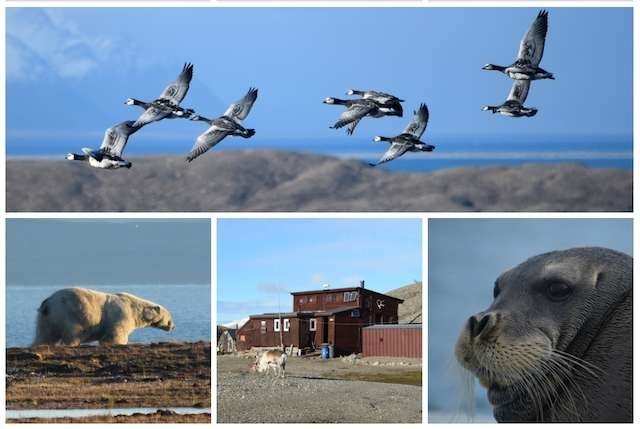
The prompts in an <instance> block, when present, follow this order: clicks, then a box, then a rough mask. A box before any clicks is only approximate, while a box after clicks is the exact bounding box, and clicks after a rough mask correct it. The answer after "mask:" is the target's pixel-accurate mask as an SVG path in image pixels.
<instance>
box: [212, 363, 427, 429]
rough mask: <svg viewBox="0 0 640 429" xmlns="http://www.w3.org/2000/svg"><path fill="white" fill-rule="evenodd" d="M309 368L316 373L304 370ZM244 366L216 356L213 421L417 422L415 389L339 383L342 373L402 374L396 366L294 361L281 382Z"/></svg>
mask: <svg viewBox="0 0 640 429" xmlns="http://www.w3.org/2000/svg"><path fill="white" fill-rule="evenodd" d="M310 366H315V367H320V368H321V371H316V372H314V371H305V368H308V367H310ZM406 366H410V367H412V369H414V370H415V365H406ZM246 368H247V359H242V358H229V357H225V358H223V359H220V358H218V377H217V379H218V393H217V407H218V409H217V421H218V423H420V422H422V388H421V387H420V386H410V385H402V384H389V383H377V382H367V381H351V380H341V379H338V378H340V377H341V374H345V373H346V372H347V371H349V372H352V371H355V372H362V371H374V370H375V371H377V372H380V371H401V370H403V369H400V368H399V365H397V364H395V365H393V367H391V365H389V367H388V368H387V366H386V365H383V366H380V365H375V366H373V367H369V366H366V367H365V366H364V365H355V364H345V363H343V362H340V361H339V360H338V359H336V360H335V362H334V363H331V364H325V363H324V362H323V363H320V362H318V361H315V362H314V361H308V360H307V361H305V360H303V359H296V358H293V359H291V360H290V362H289V364H288V366H287V376H286V377H285V378H284V379H280V378H275V377H273V376H272V375H269V376H265V375H264V374H253V373H250V372H248V371H247V370H246ZM405 370H406V368H405ZM302 371H304V374H301V372H302ZM321 373H325V374H331V375H330V376H329V377H332V378H326V376H323V375H321ZM333 377H335V379H334V378H333Z"/></svg>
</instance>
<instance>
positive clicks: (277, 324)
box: [273, 319, 280, 332]
mask: <svg viewBox="0 0 640 429" xmlns="http://www.w3.org/2000/svg"><path fill="white" fill-rule="evenodd" d="M273 332H280V319H273Z"/></svg>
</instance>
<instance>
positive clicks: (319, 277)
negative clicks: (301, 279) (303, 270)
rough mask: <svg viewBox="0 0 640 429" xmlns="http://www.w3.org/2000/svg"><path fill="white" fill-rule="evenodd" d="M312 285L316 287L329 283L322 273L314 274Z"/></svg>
mask: <svg viewBox="0 0 640 429" xmlns="http://www.w3.org/2000/svg"><path fill="white" fill-rule="evenodd" d="M311 283H313V284H314V285H321V284H323V283H327V280H326V277H325V275H324V274H322V273H313V274H312V275H311Z"/></svg>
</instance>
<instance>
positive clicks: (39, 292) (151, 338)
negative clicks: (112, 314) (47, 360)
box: [6, 285, 211, 347]
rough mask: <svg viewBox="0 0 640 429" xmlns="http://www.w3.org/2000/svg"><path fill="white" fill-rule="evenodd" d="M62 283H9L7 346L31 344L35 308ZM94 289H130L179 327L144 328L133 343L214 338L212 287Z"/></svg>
mask: <svg viewBox="0 0 640 429" xmlns="http://www.w3.org/2000/svg"><path fill="white" fill-rule="evenodd" d="M59 289H63V288H62V287H60V286H8V287H7V296H6V306H7V324H6V327H7V328H6V336H7V347H20V346H28V345H30V344H31V342H32V341H33V337H34V334H35V321H36V314H37V313H36V311H37V309H38V307H39V306H40V303H41V302H42V301H43V300H44V299H45V298H47V297H48V296H50V295H51V294H52V293H53V292H55V291H56V290H59ZM91 289H95V290H99V291H102V292H113V293H116V292H129V293H132V294H134V295H137V296H139V297H141V298H144V299H148V300H150V301H154V302H157V303H158V304H161V305H163V306H164V307H165V308H167V309H168V310H169V311H170V312H171V314H172V316H173V320H174V322H175V324H176V329H175V330H173V331H171V332H165V331H163V330H160V329H154V328H144V329H138V330H136V331H134V332H133V333H132V334H131V335H130V336H129V342H130V343H150V342H159V341H198V340H206V341H211V289H210V287H209V286H208V285H207V286H204V285H184V286H173V285H172V286H168V285H167V286H157V285H154V286H110V287H94V286H92V287H91Z"/></svg>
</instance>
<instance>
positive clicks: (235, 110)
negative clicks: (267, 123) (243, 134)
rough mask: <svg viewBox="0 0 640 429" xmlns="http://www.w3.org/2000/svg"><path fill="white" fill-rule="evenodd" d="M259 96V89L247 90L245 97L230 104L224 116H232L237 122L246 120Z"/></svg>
mask: <svg viewBox="0 0 640 429" xmlns="http://www.w3.org/2000/svg"><path fill="white" fill-rule="evenodd" d="M257 98H258V89H257V88H249V91H247V93H246V94H245V96H244V97H242V98H241V99H240V100H238V101H236V102H235V103H233V104H232V105H231V106H229V108H228V109H227V110H226V112H224V116H227V117H229V118H232V119H234V120H236V121H237V122H240V121H242V120H244V118H246V117H247V115H248V114H249V112H250V111H251V108H252V107H253V103H255V102H256V99H257Z"/></svg>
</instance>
